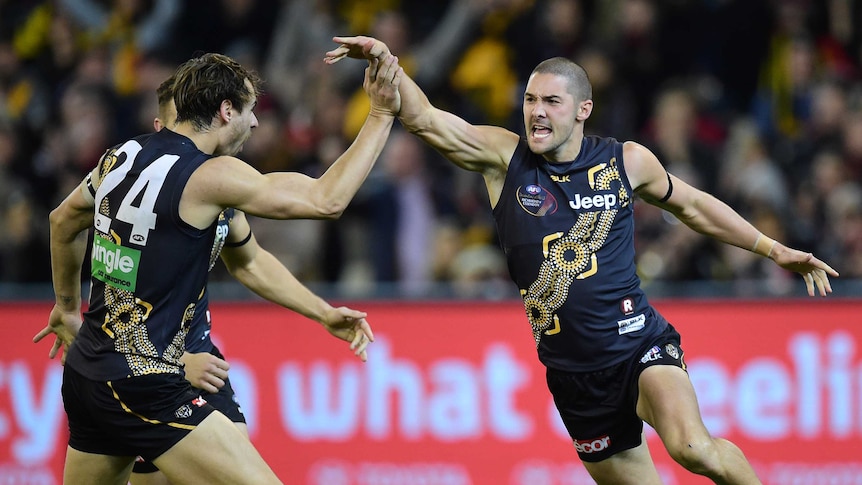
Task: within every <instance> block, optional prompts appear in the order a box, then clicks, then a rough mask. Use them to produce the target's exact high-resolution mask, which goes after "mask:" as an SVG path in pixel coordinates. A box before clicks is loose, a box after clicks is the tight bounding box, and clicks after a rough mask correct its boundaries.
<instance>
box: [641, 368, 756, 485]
mask: <svg viewBox="0 0 862 485" xmlns="http://www.w3.org/2000/svg"><path fill="white" fill-rule="evenodd" d="M638 388H639V393H638V404H637V413H638V416H640V417H641V419H643V420H644V421H646V422H647V423H649V424H650V426H652V427H653V428H655V430H656V432H658V435H659V436H660V437H661V440H662V442H663V443H664V446H665V448H666V449H667V451H668V453H669V454H670V456H671V457H672V458H673V459H674V460H676V461H677V463H679V464H680V465H682V466H684V467H685V468H686V469H687V470H689V471H691V472H693V473H697V474H698V475H704V476H706V477H708V478H709V479H711V480H712V481H713V482H715V483H718V484H728V485H749V484H751V485H755V484H760V483H761V482H760V480H759V479H758V478H757V475H756V474H755V473H754V469H753V468H752V467H751V464H749V463H748V460H747V459H746V458H745V455H743V454H742V451H741V450H740V449H739V448H738V447H737V446H736V445H734V444H733V443H731V442H730V441H727V440H725V439H721V438H714V437H712V436H710V434H709V431H707V429H706V426H704V424H703V419H702V418H701V416H700V409H699V408H698V405H697V396H695V393H694V387H693V386H692V385H691V381H690V380H689V378H688V374H686V372H685V371H684V370H682V369H680V368H679V367H674V366H670V365H654V366H652V367H649V368H647V369H646V370H644V371H643V373H641V376H640V379H639V381H638Z"/></svg>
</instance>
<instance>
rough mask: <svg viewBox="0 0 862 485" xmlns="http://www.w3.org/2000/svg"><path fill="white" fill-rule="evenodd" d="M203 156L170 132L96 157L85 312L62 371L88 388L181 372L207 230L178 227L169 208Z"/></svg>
mask: <svg viewBox="0 0 862 485" xmlns="http://www.w3.org/2000/svg"><path fill="white" fill-rule="evenodd" d="M210 157H211V155H207V154H205V153H203V152H201V151H200V150H198V149H197V147H195V145H194V143H192V141H191V140H189V139H188V138H186V137H184V136H182V135H179V134H177V133H174V132H172V131H170V130H162V131H160V132H158V133H153V134H149V135H143V136H139V137H137V138H134V139H132V140H129V141H127V142H126V143H123V144H122V145H118V146H116V147H114V148H113V149H111V150H109V151H108V152H107V153H106V154H105V155H104V156H103V157H102V160H101V161H100V162H99V170H100V173H101V180H102V182H101V184H100V185H99V188H98V190H97V191H96V196H95V204H96V208H95V217H94V227H95V232H94V237H93V247H92V256H91V258H92V260H91V267H92V270H91V289H90V304H89V309H88V310H87V312H86V313H85V314H84V324H83V326H82V327H81V330H80V332H79V333H78V336H77V338H76V339H75V343H74V344H73V345H72V346H71V349H70V350H69V355H68V357H67V360H66V365H70V366H72V367H73V368H74V369H75V370H76V371H78V372H79V373H81V374H83V375H84V376H86V377H88V378H90V379H95V380H114V379H120V378H124V377H132V376H140V375H145V374H156V373H181V369H180V360H179V359H180V357H181V356H182V353H183V349H184V347H185V338H186V335H187V334H188V331H189V327H190V325H191V322H192V320H193V317H194V315H195V308H196V305H197V302H198V299H199V297H200V296H201V294H202V292H203V290H204V288H205V286H206V282H207V275H208V272H209V263H210V255H211V249H212V245H213V241H214V238H215V233H216V228H217V223H216V221H213V224H212V225H211V226H209V227H208V228H206V229H197V228H195V227H193V226H191V225H189V224H187V223H185V222H184V221H182V219H180V215H179V204H180V198H181V196H182V193H183V189H184V188H185V186H186V183H187V182H188V179H189V177H190V176H191V174H192V172H194V171H195V170H196V169H197V168H198V167H199V166H200V165H201V164H203V163H204V162H206V161H207V160H208V159H209V158H210Z"/></svg>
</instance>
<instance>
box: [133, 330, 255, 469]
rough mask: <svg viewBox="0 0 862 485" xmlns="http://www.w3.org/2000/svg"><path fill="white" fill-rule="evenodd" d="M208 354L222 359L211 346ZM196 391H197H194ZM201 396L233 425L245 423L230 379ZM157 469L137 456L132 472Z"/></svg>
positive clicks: (219, 353) (217, 350)
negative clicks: (214, 390)
mask: <svg viewBox="0 0 862 485" xmlns="http://www.w3.org/2000/svg"><path fill="white" fill-rule="evenodd" d="M210 353H211V354H213V355H215V356H216V357H218V358H219V359H224V356H223V355H222V354H221V352H220V351H219V349H218V348H217V347H215V346H213V348H212V350H210ZM196 390H197V389H196ZM197 391H198V392H200V393H201V396H202V397H203V398H204V399H206V401H207V402H208V403H209V404H210V405H211V406H212V407H214V408H215V409H216V410H217V411H221V413H222V414H224V415H225V416H227V417H228V419H230V420H231V421H232V422H234V423H245V415H244V414H243V413H242V408H241V407H240V406H239V402H238V401H237V398H236V394H234V392H233V387H231V385H230V378H227V379H225V380H224V386H222V388H221V389H219V390H218V392H217V393H215V394H210V393H208V392H206V391H200V390H197ZM158 470H159V469H158V468H157V467H156V465H154V464H153V463H152V462H151V461H149V460H146V459H144V458H143V457H141V456H139V457H137V459H135V467H134V469H133V470H132V471H133V472H134V473H154V472H157V471H158Z"/></svg>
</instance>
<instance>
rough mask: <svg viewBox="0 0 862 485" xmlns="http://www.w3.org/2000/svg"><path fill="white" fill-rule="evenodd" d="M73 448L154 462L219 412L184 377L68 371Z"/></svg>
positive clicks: (68, 412) (65, 398)
mask: <svg viewBox="0 0 862 485" xmlns="http://www.w3.org/2000/svg"><path fill="white" fill-rule="evenodd" d="M62 393H63V406H64V407H65V409H66V415H67V417H68V421H69V446H71V447H72V448H74V449H76V450H78V451H83V452H86V453H96V454H100V455H111V456H131V457H134V456H142V457H144V459H146V460H149V461H152V460H154V459H155V458H158V457H159V456H160V455H161V454H162V453H164V452H165V451H167V450H168V449H169V448H170V447H172V446H173V445H175V444H176V443H178V442H179V441H180V440H181V439H183V438H184V437H185V436H186V435H188V434H189V433H190V432H191V431H192V430H193V429H195V427H196V426H197V425H198V424H200V423H201V422H202V421H203V420H204V419H205V418H206V417H207V416H209V415H210V413H212V412H214V411H215V408H213V407H212V406H211V405H210V404H208V403H207V401H206V400H205V399H203V398H202V397H201V396H200V394H201V393H200V391H199V390H196V389H194V388H193V387H192V386H191V384H189V382H188V381H186V380H185V379H184V378H183V376H182V375H180V374H151V375H145V376H140V377H129V378H126V379H118V380H115V381H107V382H106V381H93V380H90V379H87V378H86V377H84V376H82V375H81V374H79V373H78V372H76V371H75V370H74V369H72V368H71V367H70V366H68V365H67V366H65V367H64V369H63V388H62Z"/></svg>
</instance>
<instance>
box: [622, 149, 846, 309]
mask: <svg viewBox="0 0 862 485" xmlns="http://www.w3.org/2000/svg"><path fill="white" fill-rule="evenodd" d="M623 160H624V163H625V169H626V174H627V175H628V178H629V181H630V182H631V184H632V187H633V188H634V190H635V193H637V194H638V195H639V196H640V197H641V198H642V199H643V200H645V201H646V202H648V203H650V204H652V205H655V206H658V207H661V208H662V209H665V210H667V211H669V212H670V213H672V214H673V215H674V216H676V217H677V218H678V219H679V220H680V221H682V222H683V223H685V225H687V226H688V227H690V228H692V229H693V230H695V231H697V232H699V233H701V234H705V235H707V236H710V237H713V238H715V239H717V240H719V241H721V242H724V243H727V244H731V245H733V246H737V247H740V248H742V249H747V250H749V251H752V252H755V253H757V254H759V255H761V256H764V257H767V258H769V259H771V260H773V261H774V262H775V263H776V264H778V265H779V266H781V267H782V268H784V269H786V270H788V271H793V272H796V273H799V274H801V275H802V278H803V279H804V280H805V286H806V287H807V289H808V294H809V295H811V296H814V291H815V287H816V288H817V290H818V292H819V293H820V295H821V296H826V294H827V293H831V292H832V286H831V285H830V284H829V276H832V277H837V276H838V272H837V271H835V270H834V269H832V268H831V267H830V266H829V265H828V264H826V263H824V262H823V261H821V260H819V259H817V258H816V257H814V255H813V254H811V253H806V252H803V251H799V250H796V249H793V248H790V247H787V246H785V245H783V244H781V243H780V242H777V241H775V240H773V239H771V238H769V237H767V236H766V235H764V234H763V233H761V232H760V231H759V230H758V229H757V228H756V227H754V226H753V225H752V224H751V223H749V222H748V221H746V220H745V219H744V218H743V217H742V216H740V215H739V214H738V213H737V212H736V211H734V210H733V209H732V208H731V207H730V206H728V205H727V204H725V203H724V202H722V201H720V200H719V199H717V198H715V197H714V196H712V195H710V194H708V193H706V192H704V191H702V190H699V189H696V188H694V187H692V186H691V185H689V184H687V183H685V182H684V181H682V180H680V179H678V178H676V177H674V176H673V175H670V174H668V173H667V172H666V171H665V169H664V167H663V166H662V164H661V163H660V162H659V160H658V158H657V157H656V156H655V155H654V154H653V153H652V152H651V151H650V150H648V149H647V148H646V147H644V146H642V145H640V144H637V143H634V142H626V143H625V145H624V147H623Z"/></svg>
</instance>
